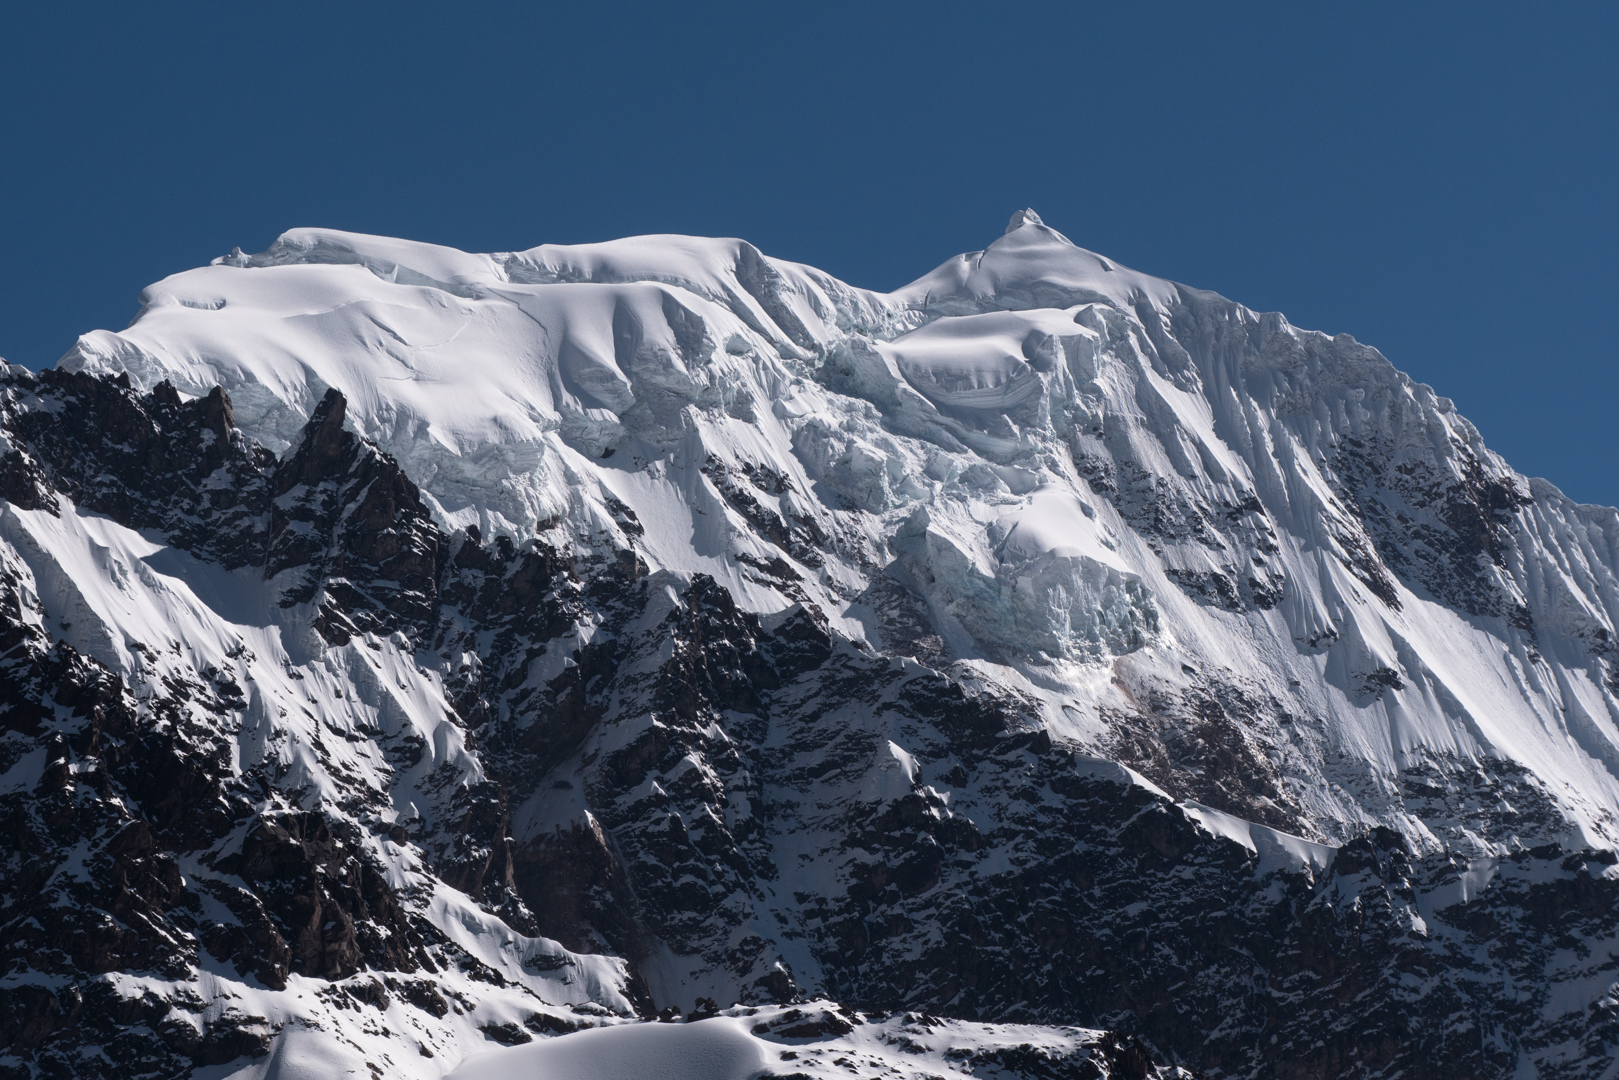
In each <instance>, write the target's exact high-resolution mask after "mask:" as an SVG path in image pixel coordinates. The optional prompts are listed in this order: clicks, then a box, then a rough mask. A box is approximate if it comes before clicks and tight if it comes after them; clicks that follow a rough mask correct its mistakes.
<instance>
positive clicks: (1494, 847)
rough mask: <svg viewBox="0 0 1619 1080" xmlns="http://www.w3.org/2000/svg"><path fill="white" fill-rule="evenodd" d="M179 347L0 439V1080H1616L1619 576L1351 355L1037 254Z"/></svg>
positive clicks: (291, 242) (781, 268) (621, 279)
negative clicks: (886, 1074)
mask: <svg viewBox="0 0 1619 1080" xmlns="http://www.w3.org/2000/svg"><path fill="white" fill-rule="evenodd" d="M141 304H142V307H141V312H140V314H139V316H138V317H137V318H136V320H135V321H134V322H133V323H132V324H131V325H130V327H128V328H127V329H125V330H123V331H121V332H117V333H113V332H108V331H96V332H94V333H91V334H87V335H85V336H84V337H82V338H81V339H80V340H79V341H78V343H77V344H76V345H75V346H74V347H73V348H72V349H71V350H70V351H69V352H68V353H67V354H66V355H65V356H64V357H63V359H62V360H61V362H60V363H59V364H58V366H57V367H56V368H55V369H54V370H51V371H46V372H43V373H41V374H39V375H37V376H36V375H33V374H30V373H28V372H26V371H24V370H22V369H20V368H15V367H11V368H7V369H5V371H4V373H3V375H0V410H3V411H0V431H3V433H4V435H3V437H4V441H3V442H0V451H3V452H4V458H3V460H0V499H3V500H4V501H3V502H0V649H3V650H4V652H3V653H0V702H3V703H0V725H3V726H4V727H5V729H6V731H7V734H6V736H5V739H4V742H3V746H4V747H5V751H4V756H3V757H0V766H3V767H4V768H5V770H6V771H5V772H4V779H3V785H0V813H3V815H4V819H5V820H6V821H8V822H9V823H10V824H9V825H8V828H7V829H6V830H5V832H4V836H5V840H4V847H3V848H0V850H3V852H4V855H5V858H6V859H7V862H6V864H5V865H6V872H5V874H4V875H3V882H4V888H5V895H4V897H3V903H4V907H3V909H0V917H3V919H4V925H5V928H6V930H5V935H4V937H3V939H0V941H3V945H0V947H3V948H4V950H5V958H6V960H7V963H8V968H7V970H8V974H7V976H6V978H5V981H4V982H3V983H0V1050H3V1053H4V1055H5V1056H4V1057H0V1073H3V1071H4V1070H6V1069H9V1070H11V1071H10V1073H5V1075H15V1076H18V1077H22V1076H30V1077H32V1076H53V1075H80V1076H106V1077H112V1076H119V1077H129V1076H154V1077H157V1076H165V1077H167V1076H187V1075H196V1076H203V1075H206V1076H225V1075H234V1076H240V1077H242V1078H243V1080H246V1078H249V1077H252V1078H259V1077H264V1078H268V1077H272V1076H274V1077H281V1076H283V1075H287V1076H290V1075H299V1076H306V1075H307V1076H312V1077H315V1076H326V1075H332V1076H337V1075H343V1074H344V1070H346V1069H351V1068H352V1069H355V1070H359V1071H360V1072H361V1073H362V1074H363V1073H364V1071H365V1070H366V1068H367V1065H368V1064H369V1066H370V1068H371V1070H372V1071H378V1070H380V1072H381V1073H382V1074H385V1075H390V1076H392V1075H399V1076H422V1077H438V1076H441V1075H444V1074H446V1073H447V1072H448V1071H450V1070H452V1069H454V1068H456V1067H457V1066H458V1065H459V1064H460V1062H461V1061H462V1060H463V1059H464V1058H467V1057H468V1056H469V1055H470V1054H473V1053H475V1052H478V1051H480V1050H483V1049H488V1048H498V1047H499V1046H501V1045H503V1044H504V1045H507V1046H514V1045H515V1044H518V1043H523V1044H529V1043H532V1044H533V1045H525V1046H522V1047H517V1048H514V1049H505V1050H499V1049H497V1050H496V1052H495V1053H494V1054H493V1055H492V1056H490V1057H488V1058H481V1059H479V1060H478V1061H475V1062H472V1063H471V1064H469V1065H467V1066H466V1069H467V1070H468V1071H466V1072H463V1073H462V1074H460V1075H464V1076H469V1077H470V1076H478V1077H482V1076H497V1075H506V1074H507V1073H508V1072H509V1073H510V1074H512V1075H516V1074H518V1072H521V1071H524V1070H526V1072H525V1073H524V1074H525V1075H526V1074H535V1073H538V1074H539V1075H547V1074H546V1073H544V1072H543V1070H545V1069H551V1070H553V1071H554V1070H565V1069H566V1068H569V1066H566V1065H565V1064H563V1063H564V1062H566V1061H573V1060H574V1058H572V1057H569V1055H570V1054H579V1053H584V1051H581V1050H578V1049H577V1048H578V1047H582V1046H585V1045H586V1043H587V1042H589V1045H590V1046H591V1047H593V1048H595V1049H592V1050H591V1051H590V1055H592V1060H599V1061H608V1062H613V1061H618V1062H620V1063H621V1064H622V1065H623V1067H624V1068H626V1069H630V1068H632V1067H633V1068H640V1069H642V1071H645V1068H644V1067H642V1066H632V1063H634V1062H643V1063H644V1062H646V1061H655V1060H659V1055H664V1056H665V1057H666V1058H667V1059H668V1060H675V1059H679V1058H681V1057H682V1055H687V1054H706V1055H710V1056H711V1059H712V1060H713V1061H715V1062H725V1063H729V1064H723V1065H716V1066H715V1069H717V1070H719V1071H718V1072H716V1074H715V1075H730V1073H728V1072H726V1071H725V1070H730V1072H731V1073H734V1074H735V1075H736V1076H738V1077H742V1076H750V1075H782V1076H786V1075H800V1076H816V1077H820V1076H835V1075H836V1076H842V1075H847V1074H848V1072H847V1070H848V1069H850V1068H852V1069H855V1070H856V1071H857V1072H858V1071H859V1070H860V1069H868V1070H870V1071H873V1072H876V1071H881V1070H882V1069H888V1070H891V1071H893V1072H894V1073H896V1074H898V1075H905V1076H913V1075H914V1076H922V1075H973V1076H1026V1077H1045V1076H1075V1077H1079V1076H1086V1077H1097V1076H1130V1077H1145V1076H1149V1075H1157V1076H1171V1075H1176V1074H1177V1073H1178V1072H1180V1071H1182V1070H1189V1071H1191V1072H1194V1073H1196V1074H1197V1075H1201V1076H1208V1077H1290V1076H1299V1077H1305V1076H1308V1077H1346V1078H1347V1077H1372V1076H1394V1075H1402V1076H1407V1077H1425V1076H1433V1077H1441V1076H1443V1077H1456V1076H1477V1077H1487V1076H1519V1075H1542V1076H1568V1077H1576V1076H1579V1077H1584V1076H1591V1077H1596V1076H1600V1075H1604V1073H1603V1070H1605V1069H1608V1068H1609V1067H1610V1065H1611V1060H1612V1057H1613V1055H1614V1053H1615V1052H1616V1050H1619V1011H1616V1009H1615V1008H1614V1001H1615V1000H1616V997H1619V975H1616V974H1615V970H1616V969H1615V961H1614V959H1613V956H1612V955H1610V954H1611V953H1614V950H1615V949H1616V948H1619V946H1616V941H1615V934H1616V933H1619V871H1616V869H1615V867H1616V863H1619V857H1616V855H1615V854H1614V852H1615V850H1616V848H1619V623H1616V618H1619V579H1616V572H1619V513H1616V511H1614V510H1611V509H1606V508H1599V507H1591V506H1581V505H1577V504H1574V503H1572V502H1571V501H1569V500H1568V499H1566V498H1565V497H1563V495H1562V494H1561V493H1560V492H1558V491H1557V490H1556V489H1555V488H1554V487H1552V486H1551V485H1550V484H1547V483H1545V482H1544V481H1539V480H1529V479H1527V478H1525V477H1522V476H1520V475H1518V474H1517V473H1515V472H1514V471H1513V470H1512V469H1511V468H1510V466H1508V465H1507V464H1506V463H1505V462H1503V461H1502V460H1501V459H1500V458H1499V457H1497V456H1496V455H1495V454H1493V453H1492V452H1491V451H1490V450H1488V449H1487V448H1486V447H1485V446H1484V444H1483V442H1482V440H1481V439H1480V437H1479V434H1478V432H1477V430H1476V429H1475V428H1474V427H1473V426H1472V425H1471V424H1469V423H1468V422H1467V421H1466V420H1465V419H1463V418H1462V417H1461V416H1459V415H1458V414H1457V413H1456V411H1455V408H1454V406H1453V405H1452V403H1451V402H1450V401H1449V400H1448V399H1446V398H1443V397H1440V396H1438V395H1437V394H1436V393H1435V392H1434V391H1433V389H1432V388H1430V387H1427V386H1425V385H1422V384H1420V383H1414V382H1412V381H1411V380H1410V379H1409V378H1408V377H1406V376H1405V375H1403V374H1402V373H1400V372H1399V371H1398V370H1396V369H1395V368H1394V367H1393V366H1392V365H1391V364H1390V363H1389V362H1388V361H1387V360H1386V359H1384V357H1383V356H1382V355H1381V354H1380V353H1378V352H1377V351H1376V350H1375V349H1372V348H1369V347H1367V346H1364V345H1361V344H1359V343H1357V342H1356V341H1355V340H1354V339H1352V338H1350V337H1348V336H1347V335H1339V336H1338V337H1328V336H1326V335H1322V334H1318V333H1313V332H1310V331H1304V330H1299V329H1297V328H1295V327H1293V326H1291V325H1289V324H1288V322H1287V321H1286V320H1285V319H1284V318H1282V317H1281V316H1280V315H1276V314H1260V313H1256V312H1253V311H1250V310H1249V309H1247V308H1245V307H1243V306H1241V305H1240V304H1237V303H1234V302H1232V301H1229V300H1226V299H1224V298H1223V297H1220V296H1217V295H1215V294H1213V293H1209V292H1203V291H1200V290H1196V289H1192V288H1188V287H1185V286H1181V285H1177V284H1175V283H1173V282H1169V281H1165V280H1162V279H1158V278H1153V277H1150V276H1148V275H1145V274H1140V273H1137V272H1135V271H1132V270H1129V269H1127V268H1125V267H1122V266H1119V265H1117V264H1115V263H1113V262H1111V261H1110V260H1107V259H1105V258H1103V257H1101V256H1099V255H1096V254H1094V253H1092V252H1089V251H1086V250H1085V249H1083V248H1080V247H1077V246H1075V245H1074V244H1073V243H1071V242H1070V241H1069V240H1068V239H1067V238H1066V237H1064V236H1063V235H1062V234H1060V233H1058V232H1056V231H1055V230H1053V229H1051V228H1050V227H1048V226H1046V225H1045V224H1044V223H1043V222H1042V221H1041V220H1040V218H1039V216H1038V215H1037V214H1035V213H1034V212H1033V211H1032V210H1022V211H1019V212H1018V213H1016V214H1014V215H1013V216H1012V219H1011V222H1010V223H1009V225H1008V227H1007V230H1006V233H1005V234H1004V235H1002V236H1001V237H999V238H997V239H996V240H995V241H994V243H992V244H990V245H989V247H988V248H986V249H985V250H983V251H977V252H971V253H968V254H965V255H961V256H958V257H956V258H954V259H951V260H949V261H947V262H946V263H944V264H943V265H941V266H939V267H938V268H936V269H935V270H933V271H932V272H931V273H928V274H926V275H925V276H923V277H921V278H920V279H918V280H917V281H915V282H913V283H912V284H910V285H908V286H906V287H904V288H902V289H899V290H897V291H895V292H893V293H886V294H885V293H875V292H870V291H867V290H863V289H859V288H855V287H852V286H849V285H847V284H844V283H843V282H841V281H838V280H837V279H835V278H833V277H831V276H830V275H827V274H824V273H822V272H820V271H818V270H815V269H813V268H810V267H806V266H802V265H798V264H794V263H788V262H784V261H781V260H777V259H772V258H770V257H768V256H766V255H764V254H762V253H761V252H760V251H759V250H758V249H757V248H755V247H753V246H752V245H751V244H748V243H746V242H744V241H741V240H724V239H704V238H693V237H684V236H651V237H636V238H630V239H625V240H618V241H613V242H609V243H603V244H589V245H579V246H557V245H543V246H541V247H537V248H532V249H529V250H527V251H520V252H504V253H496V254H484V255H478V254H468V253H465V252H461V251H456V250H454V249H449V248H443V247H436V246H433V245H427V244H418V243H412V242H409V241H403V240H394V239H386V238H381V237H371V236H362V235H357V234H351V233H342V232H336V231H331V230H317V229H299V230H294V231H292V232H289V233H286V234H284V235H283V236H282V237H281V238H280V239H278V240H277V241H276V242H275V244H273V245H272V246H271V247H270V248H269V249H268V250H266V251H264V252H262V253H260V254H257V255H252V256H249V255H245V254H243V253H241V252H240V251H236V252H233V253H232V254H231V255H229V256H225V257H223V258H221V259H218V260H216V261H215V262H214V263H213V264H212V265H210V266H207V267H201V268H198V269H195V270H191V271H187V272H185V273H182V274H178V275H175V276H174V277H171V278H167V279H165V280H164V281H162V282H159V283H157V284H156V285H153V286H151V287H150V288H148V289H147V290H146V291H145V292H143V293H142V295H141ZM1616 955H1619V954H1616ZM654 1016H661V1017H662V1018H664V1019H671V1018H674V1017H676V1016H684V1017H685V1020H684V1022H683V1023H681V1024H677V1025H675V1026H673V1027H668V1028H665V1027H661V1026H660V1027H659V1028H648V1027H647V1026H645V1025H644V1024H642V1023H640V1022H639V1020H638V1019H637V1018H640V1020H644V1019H648V1018H651V1017H654ZM583 1028H590V1029H593V1030H591V1031H589V1032H582V1031H580V1029H583ZM563 1032H577V1034H559V1033H563ZM591 1040H594V1041H591ZM525 1055H526V1056H525ZM649 1055H650V1056H649ZM579 1060H584V1059H582V1058H581V1059H579ZM704 1060H709V1058H705V1059H704ZM603 1067H604V1068H605V1067H606V1066H603ZM491 1070H492V1071H491ZM503 1070H504V1071H503ZM761 1070H763V1071H762V1072H761ZM604 1075H606V1074H604Z"/></svg>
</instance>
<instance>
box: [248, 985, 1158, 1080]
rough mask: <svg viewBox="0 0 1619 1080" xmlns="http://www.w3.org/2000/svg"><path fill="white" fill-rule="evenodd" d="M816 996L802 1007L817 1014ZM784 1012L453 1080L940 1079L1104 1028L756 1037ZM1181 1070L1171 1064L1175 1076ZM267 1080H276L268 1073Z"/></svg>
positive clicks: (473, 1061)
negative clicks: (984, 1058) (977, 1057)
mask: <svg viewBox="0 0 1619 1080" xmlns="http://www.w3.org/2000/svg"><path fill="white" fill-rule="evenodd" d="M829 1006H830V1003H826V1002H817V1003H811V1004H810V1005H807V1006H800V1007H799V1008H800V1010H811V1011H813V1010H814V1009H816V1008H817V1007H829ZM783 1012H785V1009H780V1008H766V1009H729V1010H726V1013H725V1014H724V1015H721V1016H716V1017H713V1018H711V1019H707V1020H698V1021H694V1022H691V1023H681V1024H660V1023H653V1024H604V1025H603V1026H600V1027H597V1028H593V1029H591V1030H588V1031H580V1032H575V1033H573V1034H570V1035H561V1036H558V1037H555V1038H548V1039H540V1040H536V1041H535V1042H532V1043H529V1044H527V1045H524V1046H515V1047H509V1048H506V1049H501V1050H492V1051H490V1052H488V1053H485V1054H478V1055H474V1056H473V1057H471V1058H470V1059H468V1060H467V1061H466V1063H465V1064H463V1065H462V1066H461V1067H460V1068H458V1069H456V1070H455V1071H454V1072H452V1073H450V1074H449V1077H450V1080H648V1078H651V1077H657V1078H658V1080H752V1078H754V1077H758V1076H761V1075H763V1076H770V1075H780V1074H784V1073H786V1074H792V1073H797V1074H802V1075H807V1076H811V1077H815V1078H816V1080H820V1078H822V1077H826V1078H833V1077H836V1078H839V1080H841V1078H843V1077H847V1076H849V1075H850V1074H851V1072H853V1073H854V1074H856V1075H861V1076H887V1077H894V1078H896V1080H937V1078H939V1077H955V1076H974V1075H979V1073H978V1072H977V1071H976V1070H975V1067H974V1065H973V1064H972V1063H971V1055H973V1054H975V1053H979V1052H983V1051H994V1050H995V1049H997V1048H1002V1047H1006V1048H1012V1047H1036V1048H1041V1049H1047V1050H1050V1051H1053V1052H1056V1053H1060V1054H1068V1053H1073V1052H1074V1051H1076V1050H1077V1049H1078V1048H1080V1047H1082V1046H1084V1045H1085V1044H1086V1043H1087V1042H1089V1041H1091V1040H1094V1039H1095V1038H1096V1037H1097V1036H1099V1035H1100V1034H1101V1033H1100V1032H1095V1031H1089V1030H1086V1029H1084V1028H1054V1027H1036V1026H1033V1025H1026V1024H974V1023H968V1022H964V1021H960V1020H939V1019H937V1018H934V1017H922V1016H918V1015H915V1014H902V1015H900V1016H896V1017H891V1018H888V1019H884V1020H875V1019H864V1020H862V1019H860V1018H858V1017H856V1018H855V1020H856V1023H855V1025H854V1029H853V1030H852V1031H850V1032H849V1033H847V1034H844V1035H830V1034H829V1035H826V1036H821V1037H812V1038H783V1037H781V1036H777V1035H759V1034H754V1032H753V1030H752V1029H753V1028H754V1027H755V1026H756V1025H758V1026H761V1027H762V1026H764V1023H765V1022H768V1021H770V1020H773V1019H776V1018H778V1017H780V1016H781V1014H782V1013H783ZM1178 1072H1179V1071H1178V1070H1174V1069H1171V1070H1168V1075H1177V1074H1178ZM266 1080H269V1078H268V1077H266Z"/></svg>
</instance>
